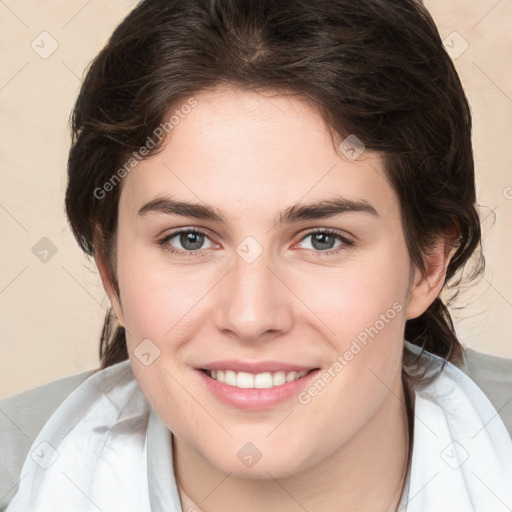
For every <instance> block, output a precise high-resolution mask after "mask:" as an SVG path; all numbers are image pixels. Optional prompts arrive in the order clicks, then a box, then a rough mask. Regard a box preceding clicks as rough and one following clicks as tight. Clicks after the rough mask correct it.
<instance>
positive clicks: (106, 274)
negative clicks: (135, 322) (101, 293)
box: [94, 236, 124, 326]
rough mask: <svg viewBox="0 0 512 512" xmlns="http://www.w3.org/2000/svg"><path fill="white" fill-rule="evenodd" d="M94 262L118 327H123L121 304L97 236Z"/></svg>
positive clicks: (95, 238)
mask: <svg viewBox="0 0 512 512" xmlns="http://www.w3.org/2000/svg"><path fill="white" fill-rule="evenodd" d="M94 261H95V262H96V266H97V267H98V271H99V273H100V277H101V282H102V284H103V288H104V289H105V292H106V294H107V295H108V298H109V300H110V303H111V304H112V307H113V308H114V312H115V314H116V316H117V321H118V323H119V325H121V326H124V315H123V310H122V308H121V302H120V300H119V297H118V296H117V293H116V291H115V289H114V285H113V283H112V278H111V276H110V271H109V266H108V264H107V261H106V259H105V255H104V254H103V251H102V250H101V244H100V243H99V241H98V236H95V237H94Z"/></svg>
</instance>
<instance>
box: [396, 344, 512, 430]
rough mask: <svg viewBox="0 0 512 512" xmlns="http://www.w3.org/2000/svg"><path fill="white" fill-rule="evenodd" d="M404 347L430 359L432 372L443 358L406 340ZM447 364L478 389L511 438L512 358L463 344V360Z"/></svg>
mask: <svg viewBox="0 0 512 512" xmlns="http://www.w3.org/2000/svg"><path fill="white" fill-rule="evenodd" d="M405 348H406V349H407V350H408V351H409V352H411V353H413V354H416V355H417V356H420V357H425V358H426V359H428V360H430V361H431V362H433V363H434V367H433V368H432V370H433V372H434V373H435V371H436V368H437V367H438V366H439V365H441V364H442V363H443V362H445V361H444V359H442V358H440V357H438V356H436V355H433V354H431V353H429V352H427V351H422V350H421V348H420V347H418V346H416V345H413V344H412V343H410V342H409V341H407V340H406V341H405ZM448 366H449V367H452V368H455V369H456V370H460V371H461V372H462V373H463V374H465V375H466V376H467V377H469V379H470V380H471V381H472V382H473V384H474V385H476V386H477V387H478V388H479V389H480V391H481V392H482V393H483V394H484V395H485V397H486V398H487V400H488V401H489V402H490V403H491V405H492V406H493V407H494V409H495V410H496V412H497V414H498V415H499V416H500V418H501V420H502V421H503V423H504V424H505V427H506V429H507V431H508V433H509V435H510V437H511V438H512V358H508V357H501V356H497V355H494V354H489V353H487V352H482V351H479V350H475V349H473V348H471V347H467V346H466V347H464V354H463V360H462V361H461V362H458V363H448Z"/></svg>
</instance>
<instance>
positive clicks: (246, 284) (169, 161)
mask: <svg viewBox="0 0 512 512" xmlns="http://www.w3.org/2000/svg"><path fill="white" fill-rule="evenodd" d="M73 135H74V138H73V145H72V148H71V151H70V155H69V168H68V171H69V183H68V189H67V196H66V207H67V213H68V216H69V220H70V223H71V226H72V228H73V230H74V233H75V235H76V237H77V239H78V241H79V243H80V245H81V247H82V248H83V249H84V250H85V251H86V252H87V254H89V255H92V256H94V258H95V261H96V264H97V266H98V269H99V272H100V274H101V278H102V281H103V285H104V287H105V290H106V292H107V293H108V296H109V298H110V301H111V303H112V312H111V314H109V316H108V317H107V319H106V321H105V326H104V329H103V333H102V339H101V347H100V355H101V361H102V366H101V369H99V370H98V371H96V372H88V373H86V374H82V375H81V376H78V377H76V378H74V379H73V380H72V381H66V382H62V383H61V384H59V385H53V387H45V388H41V389H40V390H39V391H38V392H37V393H36V394H34V393H32V394H29V395H23V396H22V397H18V398H15V399H12V400H14V401H11V402H9V404H4V409H3V410H4V411H5V410H8V409H6V408H5V407H7V408H9V407H10V408H11V409H10V410H14V409H15V408H16V409H17V410H20V409H22V410H25V411H27V409H28V408H31V409H30V410H31V411H32V414H33V416H32V417H31V418H28V417H26V418H24V419H21V420H20V421H18V422H17V425H18V427H19V425H20V424H23V425H28V426H27V429H29V430H30V432H32V435H28V436H26V437H27V439H25V440H23V442H22V444H21V445H20V447H19V448H17V449H16V450H14V452H15V453H14V454H12V453H9V454H8V456H7V457H6V458H5V462H4V463H3V465H4V466H6V467H7V469H4V471H5V472H6V474H8V475H9V478H10V479H11V481H13V482H12V486H11V487H10V489H9V495H8V497H7V498H4V501H3V504H4V506H6V507H7V508H6V510H8V511H9V512H14V511H22V510H23V511H26V510H80V511H82V510H102V511H114V510H119V511H121V510H122V511H129V510H134V511H135V510H136V511H149V510H158V511H160V510H161V511H164V510H165V511H189V512H192V511H199V510H202V511H204V512H220V511H222V512H233V511H235V510H241V509H243V510H245V511H248V512H253V511H280V512H292V511H305V510H306V511H317V510H322V511H323V512H334V511H336V512H340V511H355V510H357V511H363V510H364V511H383V512H384V511H386V512H387V511H395V510H400V511H405V510H407V511H408V512H413V511H422V512H424V511H436V512H438V511H453V510H457V511H470V510H476V511H491V510H492V511H498V510H503V511H506V510H511V509H512V492H511V488H510V482H511V478H512V441H511V439H510V436H509V433H508V432H507V426H506V425H505V423H504V419H505V414H504V413H502V417H500V414H499V412H498V411H497V410H496V406H494V405H493V404H492V403H491V400H494V401H495V400H496V396H498V394H499V393H501V392H503V391H504V390H506V387H505V386H506V385H507V382H508V385H509V386H510V383H511V377H510V374H508V373H507V372H508V371H510V368H511V366H512V362H511V361H507V360H500V359H498V358H492V357H488V358H487V359H486V358H485V357H483V358H482V357H481V358H480V359H479V360H478V361H479V362H482V361H484V362H485V364H487V369H493V368H494V371H495V372H496V374H497V375H498V376H497V377H496V378H495V379H494V380H492V379H490V380H489V379H488V380H487V381H485V380H482V389H488V390H489V391H488V392H487V393H484V391H483V390H482V389H480V387H479V386H477V385H476V384H475V382H474V381H473V380H472V379H471V378H470V377H468V376H467V374H469V375H470V376H474V377H475V380H477V379H478V378H480V377H481V375H482V373H478V372H474V370H473V371H472V368H473V365H474V360H475V359H474V357H475V355H474V353H473V354H472V353H471V352H465V351H464V349H463V348H462V346H461V344H460V343H459V341H458V340H457V337H456V334H455V332H454V327H453V325H452V323H451V320H450V315H449V313H448V310H447V308H446V306H445V304H444V303H443V301H442V299H441V297H440V293H441V292H442V291H443V290H444V289H446V288H447V287H448V286H449V285H450V284H451V283H455V285H457V284H459V283H460V279H461V271H462V269H463V267H464V266H465V265H466V263H467V262H468V260H469V258H470V257H471V256H472V255H473V254H476V256H477V258H476V262H475V263H474V265H473V269H474V274H478V273H479V272H481V269H482V265H483V260H482V259H481V258H480V260H479V259H478V254H479V251H478V250H479V246H480V225H479V219H478V214H477V211H476V208H475V202H476V197H475V186H474V167H473V157H472V149H471V116H470V110H469V107H468V103H467V100H466V98H465V95H464V93H463V90H462V87H461V84H460V81H459V79H458V76H457V74H456V72H455V70H454V67H453V64H452V62H451V60H450V58H449V56H448V55H447V53H446V52H445V50H444V49H443V46H442V42H441V40H440V37H439V34H438V32H437V30H436V27H435V25H434V23H433V21H432V19H431V17H430V16H429V14H428V13H427V11H426V10H425V8H424V7H423V5H422V4H421V3H419V2H417V1H415V0H363V1H360V2H353V1H350V2H349V1H346V0H317V1H316V2H304V1H301V0H293V1H288V0H285V1H279V2H276V1H271V0H258V1H247V0H180V1H174V0H165V1H164V0H145V1H143V2H141V3H140V4H139V5H138V6H137V8H136V9H135V10H134V11H133V12H132V13H131V14H130V15H129V16H128V17H127V18H126V19H125V20H124V21H123V22H122V23H121V25H120V26H119V27H118V28H117V29H116V30H115V32H114V33H113V35H112V37H111V39H110V40H109V42H108V44H107V45H106V47H105V48H104V49H103V50H102V51H101V52H100V54H99V55H98V56H97V58H96V59H95V60H94V62H93V64H92V65H91V67H90V69H89V70H88V73H87V76H86V79H85V81H84V84H83V86H82V89H81V92H80V95H79V97H78V100H77V103H76V106H75V110H74V114H73ZM498 365H500V366H498ZM480 370H481V368H480ZM507 379H508V381H507ZM500 381H501V382H502V387H500V386H499V385H498V384H497V383H498V382H500ZM52 390H53V392H52ZM508 392H510V388H508ZM54 394H55V395H56V396H54ZM50 395H51V396H52V397H53V399H50V400H48V398H47V397H48V396H50ZM500 396H501V395H500ZM509 398H510V399H512V397H509ZM41 402H42V403H44V406H40V405H38V404H40V403H41ZM495 403H496V402H495ZM34 407H35V408H36V409H35V410H36V413H35V414H34V413H33V411H34V409H33V408H34ZM27 415H28V413H27ZM508 428H510V429H512V425H510V424H509V425H508ZM7 430H8V435H9V436H11V437H10V438H9V439H14V437H15V436H16V435H18V436H19V433H16V434H13V433H12V431H13V430H14V429H13V428H12V427H11V428H10V429H9V428H7ZM9 432H10V433H9Z"/></svg>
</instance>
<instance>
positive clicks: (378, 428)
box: [173, 380, 410, 512]
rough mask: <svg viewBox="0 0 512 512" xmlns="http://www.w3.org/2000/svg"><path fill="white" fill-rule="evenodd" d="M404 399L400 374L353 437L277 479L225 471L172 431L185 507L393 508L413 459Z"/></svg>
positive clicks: (339, 511) (326, 511) (289, 511)
mask: <svg viewBox="0 0 512 512" xmlns="http://www.w3.org/2000/svg"><path fill="white" fill-rule="evenodd" d="M405 404H406V399H405V394H404V389H403V385H402V382H401V380H400V382H399V385H398V386H397V387H396V389H394V390H390V393H389V395H388V396H387V398H386V400H384V402H383V404H382V406H381V407H380V409H379V410H378V411H377V413H376V414H375V415H374V416H373V417H372V418H371V420H369V421H368V423H367V424H366V425H365V426H364V427H363V428H362V429H361V430H360V431H359V432H358V433H357V434H356V435H355V436H354V437H353V438H352V439H351V440H350V441H349V442H347V443H346V444H345V445H343V446H342V447H341V448H340V449H339V450H337V451H336V452H334V453H332V454H331V455H330V456H329V457H327V458H326V459H324V460H322V461H321V462H320V463H319V464H317V465H315V466H313V467H311V468H308V469H307V470H306V471H303V472H301V473H296V474H293V475H292V476H290V477H287V478H281V479H279V480H277V479H274V478H269V479H264V480H260V479H258V480H256V479H247V478H237V477H234V476H232V475H229V474H228V475H226V474H224V473H223V472H221V471H219V470H218V469H217V468H215V467H214V466H213V465H211V464H210V463H209V462H208V461H207V460H205V459H204V458H203V457H201V456H200V455H199V454H197V453H196V452H195V451H193V450H191V449H190V448H189V447H188V446H187V445H186V444H185V443H183V442H182V441H181V440H180V439H178V438H175V437H174V436H173V444H174V461H175V475H176V478H177V482H178V488H179V492H180V498H181V502H182V508H183V510H184V511H188V510H190V511H194V512H195V511H197V512H201V511H202V512H210V511H212V512H216V511H220V510H222V511H223V512H235V511H239V510H244V511H246V512H256V511H261V510H279V511H280V512H296V511H297V510H322V511H323V512H345V511H346V512H348V511H353V510H359V511H370V510H371V511H373V512H375V511H382V512H393V511H395V510H396V508H397V505H398V503H399V501H400V497H401V495H402V491H403V486H404V482H405V478H406V474H407V468H408V460H409V442H410V439H409V426H408V413H407V407H406V405H405ZM269 476H270V475H269Z"/></svg>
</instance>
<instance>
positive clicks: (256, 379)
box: [201, 368, 318, 389]
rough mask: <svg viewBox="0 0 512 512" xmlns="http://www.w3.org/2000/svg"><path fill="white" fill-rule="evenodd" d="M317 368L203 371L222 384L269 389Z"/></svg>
mask: <svg viewBox="0 0 512 512" xmlns="http://www.w3.org/2000/svg"><path fill="white" fill-rule="evenodd" d="M315 370H318V368H312V369H311V370H302V371H300V372H297V371H291V372H285V371H283V370H281V371H277V372H263V373H257V374H253V373H248V372H235V371H233V370H207V369H204V368H202V369H201V371H202V372H204V373H206V375H208V377H210V378H211V379H213V380H216V381H217V382H221V383H222V384H226V385H228V386H233V387H237V388H241V389H253V388H254V389H268V388H274V387H278V386H282V385H283V384H286V383H288V382H293V381H295V380H299V379H302V378H303V377H305V376H306V375H308V374H309V373H311V372H313V371H315Z"/></svg>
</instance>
